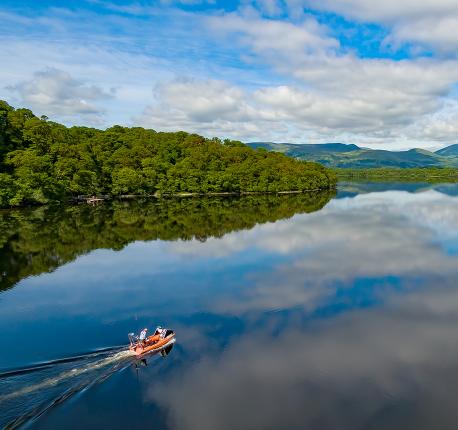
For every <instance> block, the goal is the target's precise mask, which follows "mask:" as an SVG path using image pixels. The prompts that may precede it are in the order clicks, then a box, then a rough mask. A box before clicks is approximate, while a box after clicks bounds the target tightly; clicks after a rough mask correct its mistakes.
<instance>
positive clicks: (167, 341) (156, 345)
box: [129, 329, 176, 357]
mask: <svg viewBox="0 0 458 430" xmlns="http://www.w3.org/2000/svg"><path fill="white" fill-rule="evenodd" d="M129 340H130V345H129V350H130V351H132V352H133V353H135V355H136V356H137V357H138V356H139V355H143V354H146V353H148V352H152V351H160V350H161V349H164V348H166V347H167V346H169V345H171V344H172V343H175V340H176V339H175V332H174V331H173V330H170V329H167V330H165V334H164V335H161V334H154V335H152V336H149V337H147V338H146V339H145V340H144V341H141V340H139V339H138V337H137V336H134V335H133V333H130V334H129Z"/></svg>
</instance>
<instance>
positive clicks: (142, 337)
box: [138, 328, 148, 346]
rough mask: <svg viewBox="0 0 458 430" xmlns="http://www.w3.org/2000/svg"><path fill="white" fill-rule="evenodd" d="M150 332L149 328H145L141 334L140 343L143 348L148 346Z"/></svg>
mask: <svg viewBox="0 0 458 430" xmlns="http://www.w3.org/2000/svg"><path fill="white" fill-rule="evenodd" d="M147 332H148V329H147V328H144V329H143V330H142V331H141V332H140V336H139V337H138V340H139V341H140V344H141V345H142V346H145V344H146V334H147Z"/></svg>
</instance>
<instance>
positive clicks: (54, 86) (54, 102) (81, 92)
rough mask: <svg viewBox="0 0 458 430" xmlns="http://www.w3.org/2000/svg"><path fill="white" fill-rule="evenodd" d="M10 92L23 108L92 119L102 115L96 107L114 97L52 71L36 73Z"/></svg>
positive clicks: (59, 71)
mask: <svg viewBox="0 0 458 430" xmlns="http://www.w3.org/2000/svg"><path fill="white" fill-rule="evenodd" d="M10 90H11V91H14V92H16V93H17V94H18V95H19V97H20V100H21V104H22V105H24V106H27V107H31V108H32V109H36V110H37V111H39V112H47V113H48V114H49V115H59V116H75V115H76V116H85V117H88V116H89V117H93V118H94V119H95V118H97V117H98V116H99V115H100V114H101V113H102V112H103V110H102V109H101V108H100V107H98V106H97V104H96V103H97V102H98V101H99V100H104V99H106V98H110V97H112V96H113V95H112V94H111V93H108V92H105V91H104V90H103V89H102V88H100V87H99V86H96V85H88V84H85V83H83V82H82V81H80V80H77V79H75V78H73V77H72V76H71V75H70V74H69V73H67V72H65V71H63V70H58V69H54V68H48V69H46V70H42V71H38V72H35V73H34V75H33V78H32V79H30V80H28V81H23V82H20V83H18V84H16V85H15V86H12V87H10Z"/></svg>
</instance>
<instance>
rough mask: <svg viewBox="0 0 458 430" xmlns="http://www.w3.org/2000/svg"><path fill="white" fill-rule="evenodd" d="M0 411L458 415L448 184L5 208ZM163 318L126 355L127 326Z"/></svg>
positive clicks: (260, 421)
mask: <svg viewBox="0 0 458 430" xmlns="http://www.w3.org/2000/svg"><path fill="white" fill-rule="evenodd" d="M0 233H1V236H0V276H1V278H0V288H1V292H0V342H1V345H2V347H1V354H0V427H2V426H8V425H9V426H10V427H12V428H14V427H16V426H21V425H23V426H25V427H27V428H32V429H54V428H67V429H79V428H111V429H126V428H129V429H137V428H138V429H144V428H150V429H156V428H157V429H161V430H164V429H173V430H206V429H209V430H215V429H218V430H225V429H228V430H229V429H231V430H232V429H280V428H283V429H305V428H307V429H352V430H353V429H439V428H440V429H456V423H457V421H458V408H457V407H456V392H457V388H456V387H458V186H457V185H441V186H436V187H430V186H427V185H424V184H409V185H405V184H404V185H403V184H394V185H390V186H386V185H383V184H343V185H342V186H341V188H340V189H339V192H338V193H337V196H333V195H329V194H312V195H304V196H282V197H274V196H267V197H259V198H255V197H252V198H251V197H250V198H244V199H235V200H234V199H232V200H228V199H216V198H215V199H200V200H196V199H183V200H168V201H161V202H131V203H122V202H117V203H113V204H104V205H101V206H97V207H95V208H92V207H88V206H78V207H69V208H65V209H64V210H57V209H53V208H38V209H30V210H21V211H5V212H2V213H0ZM157 324H161V325H164V326H167V327H170V328H173V329H175V331H176V333H177V342H176V344H175V345H174V348H173V349H172V350H171V351H170V353H169V354H168V355H164V356H161V355H156V356H150V357H148V358H147V359H146V360H145V361H143V362H136V361H134V360H132V359H131V358H130V357H128V356H127V355H126V353H125V345H126V343H127V333H128V332H130V331H138V330H139V329H141V328H143V327H144V326H149V327H154V326H155V325H157Z"/></svg>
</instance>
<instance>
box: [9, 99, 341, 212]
mask: <svg viewBox="0 0 458 430" xmlns="http://www.w3.org/2000/svg"><path fill="white" fill-rule="evenodd" d="M171 120H172V119H171ZM335 184H336V178H335V175H334V173H333V172H331V171H330V170H327V169H326V168H324V167H323V166H321V165H319V164H317V163H312V162H304V161H299V160H294V159H292V158H289V157H287V156H285V155H282V154H278V153H270V152H267V151H265V150H262V149H258V150H254V149H251V148H249V147H247V146H246V145H244V144H242V143H241V142H237V141H231V140H224V141H222V140H220V139H218V138H213V139H208V138H204V137H202V136H199V135H197V134H190V133H186V132H183V131H179V132H173V133H172V132H170V133H165V132H157V131H155V130H148V129H144V128H141V127H131V128H128V127H121V126H118V125H116V126H113V127H110V128H108V129H106V130H98V129H95V128H88V127H66V126H64V125H62V124H58V123H56V122H52V121H49V120H48V118H47V117H45V116H42V117H41V118H38V117H37V116H35V115H34V114H33V113H32V112H31V111H30V110H28V109H14V108H13V107H11V106H10V105H9V104H8V103H6V102H5V101H1V100H0V207H7V206H18V205H22V204H30V203H32V204H33V203H48V202H51V201H64V200H68V199H69V198H71V197H74V196H77V195H92V194H104V195H110V196H119V195H123V194H136V195H152V194H155V193H160V194H175V193H185V192H186V193H221V192H231V193H244V192H281V191H304V190H318V189H330V188H333V187H334V186H335Z"/></svg>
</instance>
